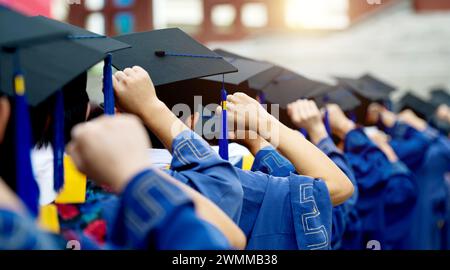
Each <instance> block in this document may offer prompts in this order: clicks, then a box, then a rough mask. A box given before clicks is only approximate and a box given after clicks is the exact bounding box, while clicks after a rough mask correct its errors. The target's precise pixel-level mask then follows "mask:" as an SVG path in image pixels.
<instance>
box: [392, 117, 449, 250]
mask: <svg viewBox="0 0 450 270" xmlns="http://www.w3.org/2000/svg"><path fill="white" fill-rule="evenodd" d="M387 132H388V134H390V135H391V136H392V140H391V142H390V144H391V146H392V148H393V149H394V151H395V152H396V153H397V154H398V156H399V157H400V158H401V160H402V161H404V162H405V163H407V164H408V165H409V167H410V169H411V170H412V171H413V173H414V174H415V177H416V184H417V186H418V191H419V193H418V198H417V209H416V213H415V217H414V224H413V235H414V243H413V248H414V249H432V250H435V249H441V248H445V246H446V243H445V242H446V241H445V240H443V239H444V238H445V237H446V235H447V234H448V232H447V231H446V230H448V227H445V228H443V227H444V224H445V223H446V222H445V221H446V220H449V221H450V207H449V193H448V184H447V183H446V181H445V174H446V172H449V171H450V143H449V140H448V139H447V138H445V137H443V136H441V135H440V134H439V132H437V131H436V130H434V129H433V128H431V127H428V128H427V129H426V130H425V131H423V132H420V131H417V130H415V129H414V128H412V127H410V126H408V125H407V124H404V123H400V122H397V123H396V124H395V125H394V127H393V128H391V129H387ZM412 161H416V162H412Z"/></svg>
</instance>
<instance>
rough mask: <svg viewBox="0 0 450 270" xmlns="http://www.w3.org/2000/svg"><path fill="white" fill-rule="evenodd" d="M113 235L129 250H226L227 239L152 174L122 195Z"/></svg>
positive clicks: (134, 181) (139, 178)
mask: <svg viewBox="0 0 450 270" xmlns="http://www.w3.org/2000/svg"><path fill="white" fill-rule="evenodd" d="M116 221H117V223H116V225H115V226H114V230H113V234H112V242H113V243H114V245H117V246H121V247H123V248H131V249H148V248H152V249H158V250H172V249H183V250H186V249H189V250H192V249H226V248H229V244H228V242H227V240H226V238H225V237H224V236H223V235H222V234H221V233H220V232H219V231H218V230H217V229H215V228H214V227H213V226H212V225H210V224H207V223H206V222H204V221H201V220H200V219H199V218H198V217H197V216H196V214H195V209H194V206H193V204H192V202H191V200H190V199H189V198H188V197H187V195H185V194H184V193H183V192H182V191H181V190H180V189H178V188H177V187H175V186H174V185H172V184H170V183H169V182H167V181H166V180H164V179H163V178H162V177H161V173H157V172H156V171H155V170H146V171H144V172H142V173H140V174H138V175H137V176H135V177H134V178H133V179H132V180H131V182H130V183H129V184H128V186H127V187H126V189H125V191H124V192H123V194H122V205H121V208H120V210H119V214H118V215H117V219H116Z"/></svg>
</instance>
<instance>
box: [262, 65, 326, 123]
mask: <svg viewBox="0 0 450 270" xmlns="http://www.w3.org/2000/svg"><path fill="white" fill-rule="evenodd" d="M328 87H330V86H329V85H328V84H325V83H322V82H319V81H315V80H311V79H308V78H306V77H303V76H301V75H299V74H297V73H294V72H292V71H289V70H286V69H282V72H281V74H279V75H278V76H276V77H275V78H273V79H272V80H271V82H270V83H268V84H267V85H266V86H265V87H264V88H263V90H262V91H263V93H264V97H265V103H267V104H268V105H269V104H270V105H274V104H276V105H279V106H280V111H279V120H280V121H281V122H282V123H284V124H286V125H288V126H290V127H292V128H295V126H294V125H293V124H292V122H291V120H290V117H289V115H288V114H287V105H288V104H289V103H291V102H294V101H296V100H298V99H302V98H307V97H309V96H311V95H313V94H314V93H315V92H317V91H321V90H322V89H323V88H328ZM268 109H269V111H270V112H271V113H272V111H271V110H272V106H268Z"/></svg>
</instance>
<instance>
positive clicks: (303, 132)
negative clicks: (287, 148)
mask: <svg viewBox="0 0 450 270" xmlns="http://www.w3.org/2000/svg"><path fill="white" fill-rule="evenodd" d="M299 131H300V133H301V134H303V136H304V137H305V138H308V131H306V129H304V128H301V129H300V130H299Z"/></svg>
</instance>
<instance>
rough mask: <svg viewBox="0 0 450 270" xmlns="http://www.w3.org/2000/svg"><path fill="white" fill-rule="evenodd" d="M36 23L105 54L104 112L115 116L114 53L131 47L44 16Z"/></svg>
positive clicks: (37, 19)
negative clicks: (45, 25)
mask: <svg viewBox="0 0 450 270" xmlns="http://www.w3.org/2000/svg"><path fill="white" fill-rule="evenodd" d="M33 19H34V20H35V21H37V22H40V23H45V24H47V25H49V26H51V27H57V28H59V29H62V30H65V31H69V36H68V38H69V39H70V40H73V41H74V42H76V43H78V44H80V45H83V46H86V47H88V48H91V49H93V50H95V51H98V52H101V53H103V54H105V56H106V57H105V61H104V68H103V73H104V74H103V94H104V110H105V113H107V114H114V91H113V88H112V68H111V62H112V61H111V60H112V59H111V54H110V53H112V52H115V51H119V50H123V49H127V48H130V47H131V45H129V44H126V43H123V42H121V41H118V40H116V39H113V38H109V37H106V36H103V35H99V34H96V33H93V32H90V31H88V30H86V29H83V28H80V27H78V26H75V25H71V24H67V23H63V22H60V21H56V20H52V19H49V18H46V17H43V16H37V17H34V18H33Z"/></svg>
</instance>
